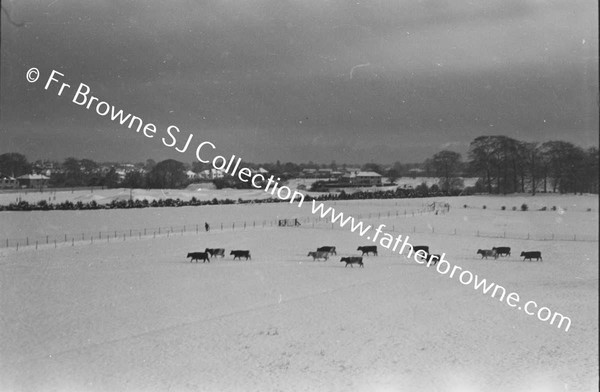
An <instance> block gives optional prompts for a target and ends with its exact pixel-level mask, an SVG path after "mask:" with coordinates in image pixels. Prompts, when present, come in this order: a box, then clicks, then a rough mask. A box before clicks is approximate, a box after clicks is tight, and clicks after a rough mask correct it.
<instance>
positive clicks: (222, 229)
mask: <svg viewBox="0 0 600 392" xmlns="http://www.w3.org/2000/svg"><path fill="white" fill-rule="evenodd" d="M221 231H223V223H221Z"/></svg>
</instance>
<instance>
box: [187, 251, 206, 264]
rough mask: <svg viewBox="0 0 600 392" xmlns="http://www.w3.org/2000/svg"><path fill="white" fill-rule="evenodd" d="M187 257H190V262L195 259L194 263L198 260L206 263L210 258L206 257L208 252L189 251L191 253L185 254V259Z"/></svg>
mask: <svg viewBox="0 0 600 392" xmlns="http://www.w3.org/2000/svg"><path fill="white" fill-rule="evenodd" d="M188 257H191V259H190V263H191V262H192V261H194V260H196V263H197V262H198V260H202V262H203V263H206V262H207V261H208V262H209V263H210V259H209V258H208V253H206V252H191V253H188V254H187V256H186V259H187V258H188Z"/></svg>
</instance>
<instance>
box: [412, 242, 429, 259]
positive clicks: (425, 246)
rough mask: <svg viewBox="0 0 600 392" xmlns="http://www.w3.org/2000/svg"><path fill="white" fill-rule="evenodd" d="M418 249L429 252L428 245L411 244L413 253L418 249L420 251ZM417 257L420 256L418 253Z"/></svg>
mask: <svg viewBox="0 0 600 392" xmlns="http://www.w3.org/2000/svg"><path fill="white" fill-rule="evenodd" d="M420 250H422V251H424V252H425V253H426V254H429V246H427V245H417V246H413V252H414V253H417V252H418V251H420ZM419 258H421V257H420V254H419Z"/></svg>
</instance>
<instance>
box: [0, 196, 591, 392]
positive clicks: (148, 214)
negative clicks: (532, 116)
mask: <svg viewBox="0 0 600 392" xmlns="http://www.w3.org/2000/svg"><path fill="white" fill-rule="evenodd" d="M523 198H524V200H527V202H529V204H530V206H531V205H534V204H535V205H538V204H539V205H548V207H550V206H552V205H562V206H563V207H565V208H566V211H562V213H561V212H560V211H543V212H542V211H528V212H521V211H514V212H513V211H501V210H500V207H501V206H502V205H507V206H509V205H510V206H512V205H513V204H514V205H520V204H518V203H522V201H521V196H516V197H471V198H448V199H446V200H441V201H446V202H449V203H451V205H452V207H451V210H450V212H449V213H447V214H443V215H434V214H431V213H429V214H423V215H420V214H416V215H415V216H412V214H410V213H409V214H407V215H406V216H405V215H404V214H403V213H402V212H403V209H404V208H407V209H409V210H410V208H415V209H418V208H421V207H422V206H423V204H424V203H427V202H431V201H432V200H433V199H431V200H423V199H401V200H368V201H367V200H364V201H346V202H336V203H330V204H328V205H331V206H333V207H335V208H337V209H343V210H345V211H346V212H351V213H352V214H354V215H355V216H359V215H360V216H361V219H363V220H364V222H365V223H369V224H372V225H375V226H376V225H379V224H380V223H384V224H386V225H387V226H388V227H392V226H393V227H394V230H395V232H396V233H401V234H408V235H410V237H411V243H413V244H415V245H416V244H428V245H430V246H431V248H432V251H434V252H436V253H442V252H444V253H446V259H447V260H448V261H450V262H451V263H453V264H457V265H460V266H461V267H462V268H464V269H468V270H470V271H471V272H473V273H476V274H478V275H480V276H481V277H484V278H486V279H488V280H489V281H493V282H495V283H497V284H500V285H502V286H503V287H505V288H506V289H507V291H509V292H510V291H513V292H517V293H518V294H519V295H520V297H521V298H522V301H523V302H524V301H527V300H534V301H536V302H537V303H539V306H540V307H541V306H546V307H548V308H550V309H552V310H553V311H557V312H560V313H561V314H563V315H565V316H568V317H570V318H571V319H572V326H571V329H570V330H569V331H568V332H565V331H564V330H561V329H557V328H556V327H555V326H553V325H549V324H548V323H545V322H542V321H539V320H537V319H536V318H535V317H533V316H528V315H526V314H525V313H524V312H522V311H518V310H516V309H513V308H510V307H509V306H507V305H506V303H504V302H500V301H498V300H497V299H494V298H490V296H489V295H484V294H482V293H481V292H478V291H475V290H474V289H473V288H472V287H470V286H464V285H462V284H460V283H459V282H458V280H456V279H450V278H448V276H447V275H446V276H444V275H440V274H439V273H437V272H436V270H432V269H428V268H426V267H425V266H423V265H419V264H417V263H415V262H414V261H411V260H409V259H407V258H405V257H403V256H399V255H396V254H393V253H392V252H391V251H388V250H385V249H383V248H382V247H381V246H380V254H379V256H377V257H375V256H369V257H365V268H356V267H355V268H350V267H348V268H344V267H343V264H342V263H340V262H339V257H340V255H355V254H357V252H356V248H357V246H359V245H368V244H370V241H368V240H367V239H366V238H361V237H360V236H359V235H358V234H356V233H351V232H349V231H348V230H343V229H331V225H330V224H328V223H326V222H322V221H316V223H315V224H314V227H313V223H314V222H307V223H306V224H303V225H302V226H300V227H299V228H292V227H284V228H279V227H271V226H269V225H267V226H266V227H264V228H263V227H262V225H259V226H258V227H256V228H250V227H249V228H248V229H247V230H240V229H239V228H238V229H236V230H235V231H233V230H231V229H225V230H223V231H221V230H217V229H215V228H214V225H213V230H211V231H210V232H209V233H206V232H202V231H201V232H199V233H196V232H195V231H193V230H190V231H187V232H184V233H178V234H175V233H174V234H172V235H170V236H168V237H167V236H165V235H164V234H163V235H161V236H157V237H156V238H153V237H151V236H147V237H142V238H141V239H139V238H135V237H134V238H126V240H118V241H117V240H111V241H110V242H105V241H96V242H94V243H93V244H91V243H89V242H87V241H76V242H75V243H74V246H71V244H70V243H68V244H61V245H59V246H58V247H57V248H54V246H43V247H40V249H38V250H37V251H36V250H35V248H34V247H32V246H29V247H25V248H21V249H19V251H16V250H14V249H0V270H1V273H0V290H1V292H0V309H1V310H2V319H1V321H0V390H2V391H5V390H6V391H38V390H58V391H113V390H126V391H165V390H171V391H198V390H200V391H265V390H266V391H277V390H281V391H284V390H285V391H312V390H327V391H348V390H357V391H391V390H402V391H507V390H510V391H523V392H525V391H569V392H572V391H586V392H587V391H593V390H594V391H595V390H596V387H597V385H598V344H597V343H598V249H597V247H598V243H597V242H593V241H531V240H529V241H528V240H524V239H508V238H507V239H504V238H500V239H491V238H478V237H476V236H475V235H474V234H473V232H472V231H473V229H476V228H479V229H480V230H482V231H486V230H487V231H498V230H501V229H509V230H520V231H524V230H528V231H531V232H532V233H535V234H539V233H542V232H547V231H548V230H549V228H550V229H551V230H552V232H554V233H555V234H565V235H566V234H571V233H572V232H573V231H575V232H576V233H579V234H581V235H583V234H585V232H586V231H587V232H588V234H589V231H590V230H593V231H595V232H597V228H598V213H597V211H596V210H595V211H596V212H587V208H591V206H596V205H597V202H598V199H597V196H582V197H579V196H578V197H575V196H569V197H559V196H556V197H554V196H536V197H535V198H532V197H527V196H523ZM480 203H481V204H480ZM561 203H562V204H561ZM463 204H467V205H469V208H466V209H465V208H463V207H462V206H463ZM483 204H485V205H486V206H487V209H486V210H483V209H482V208H481V206H482V205H483ZM307 207H308V209H306V208H303V209H298V208H297V207H296V206H294V205H287V204H283V203H281V204H268V205H263V204H261V205H230V206H210V207H186V208H149V209H143V210H118V211H51V212H16V213H0V233H3V234H10V235H14V233H15V232H18V235H20V236H34V235H36V234H38V233H40V232H47V231H52V230H54V231H56V232H65V231H69V232H82V231H86V230H88V229H89V230H90V231H91V230H92V229H94V225H95V228H96V229H97V228H98V226H101V227H106V228H107V229H115V230H116V229H123V230H124V229H127V228H129V227H130V226H131V225H135V226H138V227H144V226H152V225H154V226H156V225H169V224H173V225H175V224H179V223H184V222H190V221H191V222H194V221H195V222H200V223H202V222H204V221H205V220H207V219H211V220H214V219H217V218H220V219H221V220H223V221H228V222H233V221H240V220H242V219H246V220H250V219H257V220H258V219H265V220H268V219H273V218H276V217H278V216H283V217H292V216H293V215H294V214H296V215H297V216H299V217H302V216H304V217H308V216H310V215H311V214H310V207H309V206H307ZM394 209H396V210H399V211H400V214H399V215H398V216H396V215H395V214H393V213H392V214H391V215H390V217H388V216H387V214H385V213H383V214H382V212H385V211H390V210H392V211H393V210H394ZM368 214H371V217H370V218H369V215H368ZM376 214H377V215H376ZM379 214H381V216H379ZM465 218H466V219H465ZM557 218H561V219H562V220H561V221H560V222H558V221H557V220H556V219H557ZM35 222H38V224H37V225H36V224H35ZM552 222H553V225H552V226H550V225H551V223H552ZM429 226H435V231H434V232H431V230H429V231H427V232H425V231H424V232H416V233H411V232H410V229H411V228H412V227H429ZM456 227H458V229H459V231H458V234H457V235H453V234H452V235H447V234H442V233H446V232H448V233H449V232H452V230H453V229H454V228H456ZM461 230H462V231H461ZM596 238H597V237H596ZM322 245H335V246H337V249H338V253H339V254H340V255H338V256H334V257H332V258H330V259H329V260H328V261H326V262H314V261H312V259H310V258H308V257H306V254H307V252H308V251H309V250H315V249H316V247H318V246H322ZM491 246H511V248H512V249H513V254H512V256H510V257H508V258H501V259H498V260H497V261H494V260H480V259H479V258H478V257H479V256H477V255H476V250H477V248H484V247H491ZM206 247H224V248H226V249H227V250H228V251H229V250H231V249H249V250H251V252H252V260H249V261H237V260H236V261H233V260H232V259H231V256H229V255H227V256H226V257H224V258H223V259H220V258H218V259H213V260H212V261H211V263H190V262H189V259H186V258H185V256H186V254H187V253H188V252H190V251H199V250H203V249H204V248H206ZM522 250H540V251H542V253H543V257H544V261H543V262H522V261H520V260H521V259H520V258H519V257H518V254H519V253H520V251H522ZM227 253H228V252H227Z"/></svg>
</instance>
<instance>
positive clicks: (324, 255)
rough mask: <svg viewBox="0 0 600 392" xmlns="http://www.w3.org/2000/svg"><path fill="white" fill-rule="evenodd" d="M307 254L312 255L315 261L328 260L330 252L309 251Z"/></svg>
mask: <svg viewBox="0 0 600 392" xmlns="http://www.w3.org/2000/svg"><path fill="white" fill-rule="evenodd" d="M307 256H312V258H313V261H315V260H316V259H325V260H327V259H328V258H329V253H328V252H308V255H307Z"/></svg>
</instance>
